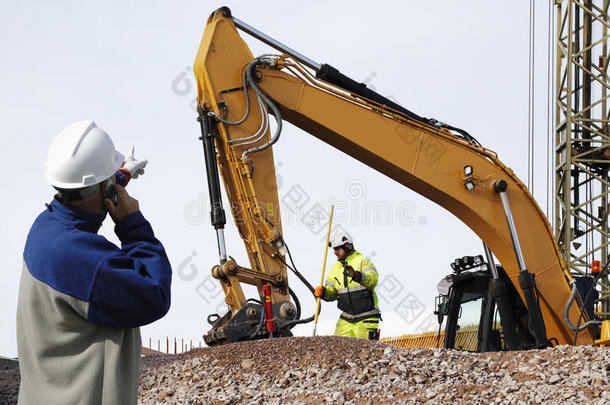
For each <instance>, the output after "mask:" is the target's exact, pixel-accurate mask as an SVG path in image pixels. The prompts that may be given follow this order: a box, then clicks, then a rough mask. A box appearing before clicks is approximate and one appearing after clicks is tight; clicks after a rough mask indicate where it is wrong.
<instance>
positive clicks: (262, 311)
mask: <svg viewBox="0 0 610 405" xmlns="http://www.w3.org/2000/svg"><path fill="white" fill-rule="evenodd" d="M263 322H265V306H264V305H261V320H260V321H259V323H258V326H257V327H256V330H255V331H254V333H253V334H251V335H250V339H254V338H255V337H256V335H258V332H260V331H261V329H262V328H263Z"/></svg>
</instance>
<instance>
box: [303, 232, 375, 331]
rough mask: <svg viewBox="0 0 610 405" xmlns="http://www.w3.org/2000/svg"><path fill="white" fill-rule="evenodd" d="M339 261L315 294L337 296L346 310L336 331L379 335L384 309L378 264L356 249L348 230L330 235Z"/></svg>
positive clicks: (342, 307) (324, 296)
mask: <svg viewBox="0 0 610 405" xmlns="http://www.w3.org/2000/svg"><path fill="white" fill-rule="evenodd" d="M329 246H330V247H332V248H333V251H334V253H335V256H337V263H335V264H334V265H333V266H332V267H331V269H330V271H329V272H328V276H327V277H326V282H325V283H324V286H319V287H317V288H316V289H315V291H314V295H315V296H316V297H317V298H322V299H323V300H324V301H334V300H337V301H338V303H337V306H338V307H339V309H340V310H342V311H343V313H342V314H341V317H340V318H339V320H338V321H337V325H336V327H335V335H338V336H352V337H357V338H362V339H369V340H377V339H379V320H380V319H381V312H380V311H379V305H378V303H377V294H375V287H376V286H377V281H378V279H379V274H378V273H377V270H376V269H375V265H374V264H373V262H371V260H369V259H368V258H367V257H364V256H363V255H362V254H361V253H360V252H358V251H357V250H354V241H353V239H352V238H351V236H349V235H348V234H346V233H343V232H337V233H335V234H334V235H333V237H332V238H331V239H330V243H329Z"/></svg>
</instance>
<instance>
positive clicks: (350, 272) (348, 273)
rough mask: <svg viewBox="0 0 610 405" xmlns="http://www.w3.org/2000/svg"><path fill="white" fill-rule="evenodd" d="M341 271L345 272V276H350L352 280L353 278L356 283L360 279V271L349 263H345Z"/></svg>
mask: <svg viewBox="0 0 610 405" xmlns="http://www.w3.org/2000/svg"><path fill="white" fill-rule="evenodd" d="M343 272H344V273H345V275H346V276H348V277H351V278H352V280H354V281H355V282H357V283H359V282H360V280H362V273H360V272H359V271H356V270H354V268H353V267H352V266H350V265H349V264H346V265H344V266H343Z"/></svg>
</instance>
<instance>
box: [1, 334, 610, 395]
mask: <svg viewBox="0 0 610 405" xmlns="http://www.w3.org/2000/svg"><path fill="white" fill-rule="evenodd" d="M140 376H141V381H140V391H139V398H140V403H142V404H156V403H172V404H183V403H190V404H242V403H244V404H245V403H248V404H250V403H254V404H257V403H260V404H263V403H264V404H308V403H320V404H323V403H326V404H331V403H332V404H335V403H338V404H346V405H347V404H387V403H403V404H404V403H407V404H416V403H417V404H419V403H430V404H437V403H449V402H458V403H473V404H489V403H502V404H504V403H506V404H531V403H540V404H542V403H545V404H547V403H549V404H564V403H565V404H572V403H574V404H577V403H587V404H608V403H610V385H609V377H610V348H598V347H590V346H581V347H571V346H558V347H555V348H552V349H546V350H532V351H527V352H502V353H485V354H477V353H468V352H460V351H454V350H443V349H401V348H398V347H395V346H390V345H388V344H385V343H380V342H369V341H366V340H361V339H353V338H342V337H336V336H320V337H315V338H313V337H294V338H283V339H269V340H261V341H255V342H242V343H235V344H230V345H225V346H219V347H208V348H204V349H194V350H192V351H190V352H188V353H184V354H181V355H167V354H158V355H149V356H145V357H144V358H143V359H142V367H141V374H140ZM18 388H19V371H18V370H16V369H15V370H4V371H0V404H15V403H16V402H17V391H18Z"/></svg>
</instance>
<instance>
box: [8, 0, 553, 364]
mask: <svg viewBox="0 0 610 405" xmlns="http://www.w3.org/2000/svg"><path fill="white" fill-rule="evenodd" d="M222 5H227V6H229V7H230V8H231V9H232V11H233V14H234V15H235V16H236V17H238V18H239V19H241V20H242V21H245V22H247V23H248V24H250V25H252V26H254V27H256V28H257V29H259V30H261V31H263V32H265V33H266V34H268V35H270V36H272V37H274V38H275V39H277V40H279V41H280V42H283V43H284V44H286V45H288V46H290V47H292V48H293V49H295V50H297V51H299V52H300V53H302V54H304V55H306V56H308V57H309V58H311V59H313V60H315V61H317V62H319V63H329V64H331V65H333V66H335V67H336V68H338V69H340V70H341V71H342V72H343V73H344V74H346V75H348V76H350V77H352V78H353V79H355V80H359V81H363V82H365V83H367V84H368V85H369V87H372V88H375V89H376V90H377V91H378V92H380V93H381V94H383V95H385V96H391V97H392V98H394V99H395V100H398V102H399V103H400V104H402V105H403V106H404V107H406V108H408V109H410V110H412V111H414V112H416V113H418V114H419V115H422V116H426V117H434V118H437V119H438V120H440V121H444V122H447V123H449V124H451V125H454V126H458V127H461V128H463V129H465V130H467V131H468V132H470V134H471V135H473V136H474V137H475V138H477V139H478V140H479V142H481V144H483V145H484V146H485V147H487V148H489V149H492V150H494V151H496V152H497V153H498V154H499V157H500V159H501V160H502V161H503V162H504V163H505V164H507V165H508V166H510V167H511V168H512V169H513V170H514V171H515V172H516V173H517V175H518V176H519V177H520V178H521V179H523V180H525V179H526V178H527V126H528V19H529V14H528V13H529V2H525V1H520V2H498V1H494V2H491V1H483V0H478V1H475V0H472V1H465V2H455V1H448V0H447V1H435V2H421V1H417V2H416V1H400V2H399V1H394V2H391V1H376V2H359V1H335V2H327V1H326V2H322V1H308V2H286V1H259V2H238V1H225V2H222V3H220V2H213V1H181V2H180V1H176V2H169V1H167V2H161V1H146V2H144V1H141V2H124V1H112V2H103V3H102V2H92V1H78V2H76V1H74V2H68V1H56V2H45V1H21V2H10V3H9V4H6V3H5V4H3V7H2V13H0V48H1V49H2V63H0V78H1V80H2V92H0V111H2V120H1V121H0V134H1V139H2V147H1V148H0V161H1V162H2V166H3V168H4V170H5V176H4V178H5V185H4V187H3V190H4V191H3V193H2V195H3V198H2V200H1V202H0V204H1V208H2V209H1V212H2V217H1V218H2V221H1V222H0V257H1V258H2V260H1V261H0V272H1V274H2V277H3V280H2V284H1V285H2V287H1V288H2V293H1V294H0V307H1V308H3V310H2V313H1V315H0V330H2V333H1V334H0V355H4V356H16V354H17V348H16V338H15V312H16V305H17V293H18V285H19V276H20V272H21V266H22V253H23V246H24V242H25V238H26V235H27V232H28V230H29V227H30V226H31V224H32V222H33V221H34V219H35V218H36V216H37V215H38V214H39V213H40V212H41V211H42V210H43V209H44V203H47V202H49V201H50V200H51V199H52V196H53V192H52V190H51V188H50V186H48V185H47V183H45V181H44V179H43V176H42V170H43V163H44V161H45V159H46V154H47V149H48V146H49V143H50V141H51V140H52V139H53V137H54V136H55V135H56V134H57V132H59V131H60V130H61V129H62V128H64V127H65V126H67V125H68V124H70V123H71V122H74V121H78V120H85V119H91V120H94V121H95V122H96V123H97V124H98V125H99V126H100V127H102V128H104V129H105V130H106V131H107V132H108V133H109V134H110V136H111V137H112V138H113V140H114V143H115V145H116V147H117V148H118V149H119V150H120V151H122V152H124V153H126V152H127V151H128V149H129V147H130V146H132V145H135V148H136V149H135V151H136V157H144V158H147V159H148V160H149V165H148V167H147V169H146V174H145V175H144V176H143V177H142V178H141V179H138V180H134V181H133V182H132V183H130V185H129V187H128V191H129V193H130V194H131V195H132V196H134V197H135V198H137V199H138V200H139V202H140V207H141V209H142V212H143V213H144V215H145V216H146V218H147V219H148V220H149V221H150V222H151V224H152V226H153V228H154V230H155V233H156V235H157V237H158V238H159V239H160V240H161V241H162V242H163V244H164V245H165V247H166V250H167V253H168V256H169V258H170V262H171V263H172V266H173V269H174V277H173V284H172V307H171V309H170V312H169V313H168V315H167V316H166V317H164V318H163V319H161V320H159V321H157V322H155V323H153V324H151V325H148V326H145V327H143V328H142V337H143V340H144V341H145V342H148V339H149V338H151V339H153V341H156V339H163V340H164V339H165V337H166V336H170V337H172V338H173V337H174V336H176V337H178V338H182V337H184V338H187V339H198V338H200V337H201V335H202V334H203V333H205V332H206V331H207V330H208V329H209V326H208V325H207V323H205V319H206V317H207V316H208V315H209V314H210V313H212V312H216V308H222V293H221V291H222V290H221V288H220V285H219V284H218V283H217V282H216V281H215V280H214V279H212V278H211V276H210V273H209V270H210V268H211V267H212V266H213V265H214V264H216V262H217V261H218V256H217V248H216V239H215V233H214V231H213V228H212V227H211V226H210V221H209V204H208V194H207V185H206V179H205V171H204V166H203V162H204V160H203V152H202V148H201V144H200V142H199V141H198V139H197V137H198V136H199V127H198V125H197V122H196V121H195V112H194V111H193V109H192V107H191V105H192V102H193V99H194V97H195V87H194V86H195V81H194V77H193V73H192V70H191V68H192V64H193V61H194V58H195V54H196V52H197V49H198V46H199V41H200V39H201V36H202V33H203V30H204V28H205V22H206V20H207V18H208V16H209V14H210V13H211V12H212V11H213V10H215V9H216V8H218V7H220V6H222ZM546 7H547V4H546V2H541V3H540V4H539V10H538V15H537V19H538V20H537V21H538V24H537V34H538V35H537V37H536V38H537V39H536V41H537V51H538V52H537V56H536V58H537V59H536V60H537V65H536V67H537V75H538V76H537V84H538V87H537V93H536V119H537V121H536V122H537V124H536V142H537V144H536V148H537V151H538V152H537V158H536V159H537V160H536V173H537V177H536V183H535V184H536V187H535V190H534V191H535V197H536V199H537V200H538V202H539V204H540V206H541V207H542V208H543V209H545V207H546V198H547V196H546V193H545V183H544V181H545V176H546V162H545V148H546V133H545V131H546V124H545V123H546V110H547V108H546V100H545V98H544V97H545V94H546V88H545V86H546V69H547V68H546V61H545V57H546V49H545V48H544V45H545V44H546V30H547V25H546V19H547V17H546V16H547V9H546ZM243 35H244V38H245V40H246V42H247V43H248V44H249V45H250V47H251V49H252V51H253V53H254V54H255V55H258V54H262V53H264V52H267V51H268V50H269V49H268V48H267V47H265V46H264V45H263V44H261V43H257V42H256V41H255V40H254V39H253V38H250V37H247V36H246V35H245V34H243ZM346 119H349V117H346ZM274 149H275V161H276V163H277V175H278V178H281V187H280V190H279V195H280V200H282V198H284V197H285V196H286V195H288V194H289V193H290V192H294V190H298V191H299V192H303V193H305V194H306V195H307V196H308V197H309V199H308V202H307V204H306V206H305V207H304V208H303V210H302V211H300V212H291V211H290V210H284V212H283V214H284V215H285V216H284V236H285V239H286V241H287V243H288V245H289V246H290V249H291V251H292V254H293V257H294V259H295V262H296V265H297V267H298V268H299V270H300V271H301V272H302V273H303V274H304V275H305V276H306V277H307V278H308V279H309V280H310V282H311V283H312V284H314V285H315V284H317V282H318V281H319V278H320V270H321V265H322V254H323V238H324V236H323V235H322V234H323V232H320V233H314V232H312V231H311V230H309V229H308V228H307V227H306V226H304V224H303V221H302V217H303V214H304V213H305V212H306V211H307V210H308V209H309V207H312V206H314V205H315V204H316V203H319V204H322V205H323V206H328V205H329V204H330V202H334V203H335V205H337V206H338V207H340V208H338V211H337V215H338V217H337V218H338V223H339V224H340V225H341V226H343V227H344V228H345V229H347V230H348V231H349V232H350V233H351V234H352V235H353V236H354V238H355V245H356V248H357V249H358V250H360V251H361V252H362V253H363V254H365V255H368V256H369V257H371V259H372V260H373V262H374V263H375V264H376V266H377V268H378V270H379V273H380V285H379V287H378V294H379V295H380V297H381V298H380V305H381V310H382V312H383V314H384V321H383V322H382V323H381V330H382V336H395V335H400V334H402V333H406V332H409V331H413V330H421V329H430V330H433V329H435V328H436V325H435V324H434V322H432V323H431V321H430V319H431V318H430V316H431V308H432V306H433V304H434V297H435V296H436V295H437V292H436V284H437V282H438V281H439V280H440V279H441V278H442V277H443V276H444V275H445V274H447V273H448V272H450V268H449V263H450V262H451V261H453V260H454V259H455V258H456V257H461V256H464V255H474V254H482V248H481V242H480V240H479V239H478V238H477V237H476V236H475V235H474V233H473V232H472V231H470V230H469V229H468V228H467V227H466V226H465V225H463V224H462V223H461V222H460V221H459V220H458V219H457V218H454V217H453V216H452V215H451V214H449V213H448V212H446V211H445V210H444V209H442V208H440V207H438V206H437V205H436V204H435V203H433V202H432V201H429V200H426V199H424V198H422V197H420V196H419V195H417V194H415V193H414V192H412V191H410V190H408V189H406V188H404V187H403V186H401V185H399V184H398V183H396V182H394V181H393V180H390V179H387V178H385V177H384V176H383V175H381V174H379V173H376V172H375V171H373V170H372V169H370V168H368V167H367V166H365V165H363V164H361V163H359V162H357V161H355V160H354V159H352V158H350V157H348V156H346V155H344V154H342V153H341V152H340V151H338V150H335V149H333V148H332V147H330V146H328V145H326V144H324V143H323V142H321V141H319V140H317V139H315V138H313V137H312V136H309V135H308V134H307V133H305V132H302V131H301V130H298V129H296V128H295V127H293V126H291V125H289V124H286V125H285V129H284V132H283V133H282V136H281V138H280V140H279V141H278V143H277V144H276V145H275V146H274ZM6 171H8V173H7V172H6ZM13 197H15V198H14V199H13ZM227 214H229V211H227ZM373 214H377V217H375V215H373ZM112 228H113V223H112V221H111V220H110V218H107V220H106V222H105V223H104V226H103V227H102V230H101V233H102V234H104V235H105V236H106V237H107V238H108V239H110V240H111V241H113V242H115V243H116V242H118V239H117V238H116V236H115V235H114V233H113V231H112ZM226 233H227V247H228V253H229V254H230V255H231V256H233V257H235V258H236V259H237V261H238V263H240V264H241V265H244V266H248V265H249V264H248V261H247V258H246V254H245V248H244V246H243V243H242V242H241V240H240V239H239V237H238V235H237V233H236V231H235V229H234V227H233V226H232V225H231V220H229V223H228V224H227V230H226ZM333 262H334V260H333V256H332V255H330V256H329V262H328V265H327V268H330V266H331V265H332V263H333ZM290 282H291V286H292V288H293V289H294V290H295V291H296V292H297V294H298V296H299V297H300V299H301V303H302V305H303V317H307V316H309V315H311V314H312V313H313V310H314V300H313V298H312V297H311V295H310V294H309V293H308V292H307V290H306V289H305V288H304V287H303V286H302V285H301V283H300V281H299V280H298V279H297V278H296V277H292V278H290ZM246 291H247V292H248V293H249V297H253V298H254V297H255V294H254V293H253V291H252V289H246ZM338 315H339V311H338V310H337V309H336V305H335V304H324V306H323V312H322V314H321V323H320V326H319V328H318V332H319V333H321V334H330V333H332V331H333V328H334V323H335V321H336V319H337V317H338ZM311 331H312V326H311V324H308V325H304V326H300V327H299V328H298V329H295V332H296V333H299V334H304V335H310V334H311Z"/></svg>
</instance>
